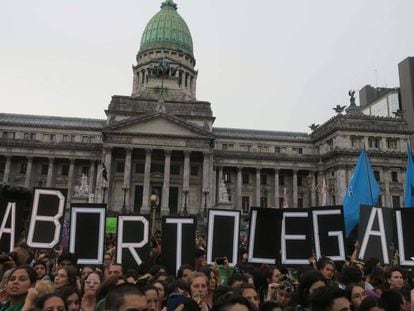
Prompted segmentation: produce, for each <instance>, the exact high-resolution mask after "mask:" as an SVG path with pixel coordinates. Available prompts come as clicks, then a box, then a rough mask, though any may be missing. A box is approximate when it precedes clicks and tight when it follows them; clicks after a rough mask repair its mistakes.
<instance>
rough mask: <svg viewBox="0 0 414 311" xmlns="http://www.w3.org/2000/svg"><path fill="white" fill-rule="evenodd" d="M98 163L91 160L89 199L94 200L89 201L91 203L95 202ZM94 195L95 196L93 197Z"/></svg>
mask: <svg viewBox="0 0 414 311" xmlns="http://www.w3.org/2000/svg"><path fill="white" fill-rule="evenodd" d="M95 172H96V161H95V160H91V161H90V164H89V172H88V174H89V176H88V182H89V185H88V187H89V198H90V199H93V200H89V203H93V202H95V192H94V189H95V178H96V173H95ZM92 195H93V196H92Z"/></svg>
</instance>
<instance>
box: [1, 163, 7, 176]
mask: <svg viewBox="0 0 414 311" xmlns="http://www.w3.org/2000/svg"><path fill="white" fill-rule="evenodd" d="M5 168H6V162H0V173H4V170H5Z"/></svg>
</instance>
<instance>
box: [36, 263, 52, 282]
mask: <svg viewBox="0 0 414 311" xmlns="http://www.w3.org/2000/svg"><path fill="white" fill-rule="evenodd" d="M33 268H34V270H35V271H36V274H37V279H38V280H44V281H50V276H49V275H48V272H49V271H48V268H47V265H46V263H45V262H44V261H41V260H40V261H36V262H35V263H34V265H33Z"/></svg>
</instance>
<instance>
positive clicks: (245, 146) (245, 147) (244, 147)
mask: <svg viewBox="0 0 414 311" xmlns="http://www.w3.org/2000/svg"><path fill="white" fill-rule="evenodd" d="M251 147H252V146H251V145H245V144H242V145H240V151H250V148H251Z"/></svg>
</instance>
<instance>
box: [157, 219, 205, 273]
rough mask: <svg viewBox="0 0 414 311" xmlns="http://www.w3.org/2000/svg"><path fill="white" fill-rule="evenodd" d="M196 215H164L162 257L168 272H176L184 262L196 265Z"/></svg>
mask: <svg viewBox="0 0 414 311" xmlns="http://www.w3.org/2000/svg"><path fill="white" fill-rule="evenodd" d="M196 228H197V221H196V218H195V217H163V218H162V247H161V259H162V262H163V264H164V265H165V267H166V268H167V272H168V273H170V274H174V275H175V274H176V273H177V270H178V268H179V267H180V266H181V265H183V264H189V265H191V266H194V240H195V233H196Z"/></svg>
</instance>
